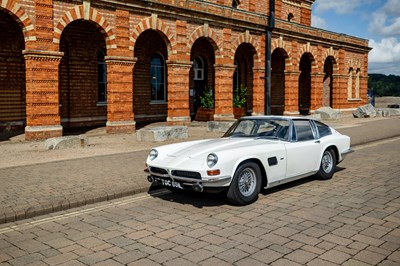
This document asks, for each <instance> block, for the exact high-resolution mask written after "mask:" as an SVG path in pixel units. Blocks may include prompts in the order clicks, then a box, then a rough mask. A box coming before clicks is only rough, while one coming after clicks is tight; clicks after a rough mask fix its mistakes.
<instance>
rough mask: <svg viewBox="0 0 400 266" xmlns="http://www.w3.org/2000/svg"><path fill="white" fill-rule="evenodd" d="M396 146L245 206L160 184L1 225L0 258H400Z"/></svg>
mask: <svg viewBox="0 0 400 266" xmlns="http://www.w3.org/2000/svg"><path fill="white" fill-rule="evenodd" d="M399 150H400V139H399V138H397V139H395V140H390V141H385V142H381V143H379V144H378V143H375V144H371V145H365V146H358V147H357V150H356V152H355V153H352V154H350V155H349V156H348V158H346V160H345V161H344V162H343V163H342V164H340V168H339V171H338V172H336V174H335V175H334V177H333V179H331V180H327V181H318V180H314V179H313V178H307V179H304V180H301V181H299V182H295V183H292V184H289V185H284V186H281V187H278V188H274V189H271V190H267V191H266V192H264V193H263V194H261V195H260V198H259V200H258V201H257V202H256V203H254V204H251V205H249V206H244V207H237V206H231V205H228V204H227V203H226V201H225V199H224V198H222V197H220V196H218V195H205V194H194V193H189V192H188V193H180V194H178V193H170V192H167V191H166V190H158V191H156V192H154V194H150V195H149V194H147V193H141V194H137V195H134V196H130V197H125V198H123V199H116V200H112V201H109V202H102V203H97V204H92V205H90V206H89V205H88V206H84V207H79V208H75V209H73V210H68V211H62V212H58V213H57V214H51V215H45V216H41V217H37V218H34V219H26V220H24V221H18V222H12V223H8V224H3V225H0V265H160V264H162V265H195V264H197V265H310V266H312V265H318V266H321V265H324V266H325V265H328V266H329V265H385V266H386V265H400V165H399V160H398V158H399ZM116 160H117V161H118V158H116ZM121 163H122V162H121Z"/></svg>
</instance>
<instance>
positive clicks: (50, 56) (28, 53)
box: [22, 50, 64, 61]
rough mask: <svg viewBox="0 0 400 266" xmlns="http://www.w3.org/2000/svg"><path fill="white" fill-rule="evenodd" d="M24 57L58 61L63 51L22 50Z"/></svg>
mask: <svg viewBox="0 0 400 266" xmlns="http://www.w3.org/2000/svg"><path fill="white" fill-rule="evenodd" d="M22 54H23V56H24V58H25V59H32V60H38V61H59V60H61V58H62V57H63V56H64V52H57V51H44V50H23V51H22Z"/></svg>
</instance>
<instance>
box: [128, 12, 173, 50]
mask: <svg viewBox="0 0 400 266" xmlns="http://www.w3.org/2000/svg"><path fill="white" fill-rule="evenodd" d="M146 30H155V31H157V32H158V33H161V34H160V35H161V37H162V38H163V40H164V42H165V44H166V45H167V50H168V57H169V56H171V54H172V47H175V46H176V41H175V35H174V32H173V30H171V28H170V27H169V26H168V25H167V24H166V23H164V22H163V21H162V20H161V19H159V18H158V16H157V15H155V14H153V15H151V16H150V17H147V18H145V19H143V20H142V21H140V22H139V24H137V25H136V27H135V29H134V30H133V33H132V36H131V37H130V38H129V39H130V45H129V50H132V51H133V50H134V48H135V43H136V41H137V39H138V38H139V36H140V34H142V33H143V32H145V31H146Z"/></svg>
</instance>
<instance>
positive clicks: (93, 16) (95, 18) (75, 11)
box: [53, 6, 117, 49]
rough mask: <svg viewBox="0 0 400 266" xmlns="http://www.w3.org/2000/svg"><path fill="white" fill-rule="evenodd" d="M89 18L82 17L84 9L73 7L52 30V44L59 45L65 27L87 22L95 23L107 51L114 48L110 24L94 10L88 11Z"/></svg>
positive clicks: (113, 35) (113, 36) (113, 37)
mask: <svg viewBox="0 0 400 266" xmlns="http://www.w3.org/2000/svg"><path fill="white" fill-rule="evenodd" d="M89 11H90V12H89V16H88V17H85V16H84V7H83V6H75V7H74V8H72V9H71V10H69V11H67V12H66V13H65V14H64V15H63V16H62V17H61V18H60V19H59V21H58V22H57V24H56V26H55V28H54V37H53V42H54V43H57V44H59V43H60V39H61V34H62V32H63V30H64V29H65V27H67V25H68V24H69V23H71V22H73V21H75V20H80V19H83V20H87V21H92V22H94V23H95V25H96V27H97V28H99V30H100V32H101V34H102V35H103V36H104V39H105V41H106V46H107V49H110V48H116V47H117V45H116V44H115V34H114V32H113V30H112V29H111V26H110V23H109V22H108V21H107V20H106V19H105V18H104V17H103V16H102V15H101V14H100V13H99V12H98V11H97V10H96V9H94V8H90V9H89Z"/></svg>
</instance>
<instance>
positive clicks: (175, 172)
mask: <svg viewBox="0 0 400 266" xmlns="http://www.w3.org/2000/svg"><path fill="white" fill-rule="evenodd" d="M172 175H173V176H179V177H186V178H193V179H201V175H200V173H198V172H191V171H180V170H173V171H172Z"/></svg>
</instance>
